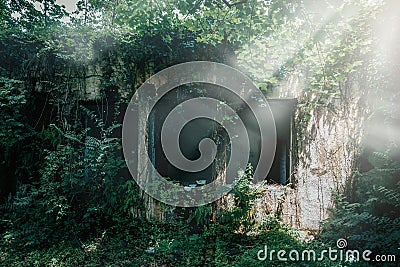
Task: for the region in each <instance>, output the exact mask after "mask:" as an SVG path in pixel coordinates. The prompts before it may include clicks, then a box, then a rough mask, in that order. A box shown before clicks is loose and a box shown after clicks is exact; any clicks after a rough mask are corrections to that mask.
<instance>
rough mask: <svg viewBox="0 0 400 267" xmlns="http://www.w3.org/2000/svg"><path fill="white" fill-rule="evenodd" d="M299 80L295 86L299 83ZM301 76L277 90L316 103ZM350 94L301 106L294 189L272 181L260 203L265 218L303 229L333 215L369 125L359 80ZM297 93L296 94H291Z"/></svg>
mask: <svg viewBox="0 0 400 267" xmlns="http://www.w3.org/2000/svg"><path fill="white" fill-rule="evenodd" d="M293 82H295V84H293ZM301 84H302V82H301V81H300V79H297V78H291V79H289V80H288V84H286V86H284V87H283V88H280V90H281V91H280V92H281V93H282V94H280V92H277V93H276V94H275V97H278V98H287V97H289V98H297V99H298V102H299V103H305V106H306V105H307V104H308V103H311V102H313V100H315V98H316V97H317V96H316V95H315V94H312V93H306V92H302V91H301V89H300V88H299V85H301ZM346 86H347V87H348V88H349V89H350V90H348V93H347V94H346V95H342V96H341V97H338V98H336V99H330V100H329V101H328V104H327V105H325V106H319V107H317V108H315V109H311V111H310V112H309V114H308V115H307V117H308V116H309V119H305V118H304V116H305V114H306V112H305V111H304V108H303V107H302V106H300V105H299V107H298V108H297V110H296V114H295V130H294V131H295V133H294V134H295V136H296V138H295V139H296V140H295V144H294V148H293V149H294V150H293V156H294V163H295V165H294V166H293V172H292V173H291V177H290V181H291V183H292V184H293V186H292V187H293V188H290V187H288V186H282V185H273V186H271V185H266V186H265V191H264V196H263V197H262V198H260V199H259V200H258V201H257V202H256V204H255V211H256V212H257V216H258V219H259V220H262V218H263V216H264V215H265V214H268V213H270V212H272V213H279V214H281V217H282V219H283V222H284V223H287V224H289V225H291V226H293V227H296V228H300V229H310V230H318V229H319V228H320V223H321V221H323V220H324V219H326V218H327V217H328V216H329V209H330V208H331V207H333V205H334V195H335V194H336V193H338V192H342V191H343V190H344V189H345V186H346V184H347V182H348V181H349V179H350V178H351V175H352V170H353V169H354V164H355V160H356V158H357V155H358V153H359V148H360V142H361V137H362V125H363V105H361V104H360V102H361V101H362V95H361V93H360V92H361V90H359V87H360V86H359V85H358V84H357V83H352V84H347V85H346ZM290 92H291V93H290Z"/></svg>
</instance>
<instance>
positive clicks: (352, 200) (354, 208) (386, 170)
mask: <svg viewBox="0 0 400 267" xmlns="http://www.w3.org/2000/svg"><path fill="white" fill-rule="evenodd" d="M370 163H371V164H373V166H374V167H373V168H372V169H371V170H369V171H367V172H364V173H356V174H355V177H354V179H355V182H354V183H355V184H354V186H353V188H354V190H353V191H352V192H351V193H349V195H348V197H339V198H338V199H337V208H336V209H335V210H334V213H333V216H332V218H330V219H328V220H327V221H326V222H325V224H324V229H325V230H324V233H323V237H324V238H326V239H327V240H334V238H335V237H338V236H339V237H345V238H347V239H348V240H349V245H350V246H351V247H354V248H357V249H369V250H371V251H373V252H374V253H376V254H385V253H386V254H394V255H396V254H397V252H398V249H397V248H398V247H399V245H400V230H399V229H400V209H399V206H400V198H399V196H400V176H399V174H400V163H399V162H397V161H394V160H393V159H390V158H388V157H387V155H385V154H382V153H374V154H372V155H371V157H370Z"/></svg>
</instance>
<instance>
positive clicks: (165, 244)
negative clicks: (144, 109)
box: [0, 0, 400, 266]
mask: <svg viewBox="0 0 400 267" xmlns="http://www.w3.org/2000/svg"><path fill="white" fill-rule="evenodd" d="M311 2H315V1H289V0H281V1H256V0H249V1H239V2H237V3H236V4H235V3H233V1H219V0H205V1H201V0H200V1H176V0H163V1H150V2H149V1H136V0H132V1H131V0H126V1H97V0H87V1H78V2H77V9H76V10H75V12H72V13H68V12H66V10H65V7H63V6H61V5H59V4H58V3H57V2H56V1H55V0H41V1H25V0H16V1H15V0H13V1H9V0H3V1H1V2H0V26H1V28H0V29H1V30H0V62H1V63H0V197H1V198H0V213H1V218H0V265H2V266H260V265H265V266H283V265H284V266H286V265H289V266H290V265H291V266H309V265H310V264H312V265H313V266H341V265H342V264H348V265H351V266H357V264H358V265H360V264H361V265H362V263H343V262H338V261H336V262H331V261H327V260H325V261H322V262H312V263H311V262H299V261H294V262H287V263H285V264H283V263H282V262H281V261H278V260H277V259H276V258H275V259H274V260H272V261H264V262H260V261H259V260H258V259H257V253H258V252H259V251H260V250H263V249H264V246H265V245H268V246H269V247H270V248H273V249H275V250H279V249H285V250H288V251H290V250H293V249H296V250H298V251H301V250H304V249H315V250H317V251H318V250H322V249H324V248H326V247H327V246H335V245H336V244H334V243H332V242H336V240H337V238H338V237H346V238H347V239H348V240H349V246H351V247H352V248H357V249H371V250H374V251H375V252H379V253H381V254H396V255H398V247H399V246H400V240H399V238H400V230H399V229H400V219H399V218H400V157H399V154H398V146H399V144H400V142H399V140H398V138H397V137H396V135H395V134H394V135H392V136H386V135H384V136H383V137H380V138H381V139H382V142H380V145H379V146H368V143H369V141H370V140H375V139H376V138H377V136H376V135H374V133H373V131H372V130H371V129H375V128H374V123H378V124H379V122H381V121H382V120H384V121H385V123H386V124H385V125H386V127H385V128H382V131H383V132H390V131H392V130H393V129H396V127H397V125H398V122H399V119H398V114H399V112H398V108H397V106H396V105H395V103H397V101H398V96H399V93H398V90H397V84H398V80H396V79H395V78H393V77H397V76H396V75H397V72H398V70H399V62H396V61H395V60H392V59H393V58H398V54H395V53H394V54H393V55H392V56H389V57H388V58H381V57H382V55H380V54H379V53H377V52H376V51H374V49H373V47H374V44H375V43H374V38H373V36H372V35H373V32H372V30H371V29H372V26H371V25H372V21H373V20H374V18H375V17H376V16H378V15H379V12H382V10H385V9H384V8H385V7H386V6H387V5H388V6H389V7H390V6H395V5H393V4H392V3H391V2H390V1H388V3H387V2H386V1H383V3H382V4H380V3H379V1H376V3H372V2H374V1H367V0H365V1H364V0H351V1H341V0H335V1H329V2H332V3H331V5H330V6H329V8H330V11H331V12H332V13H331V14H329V15H330V16H328V17H329V19H326V17H324V16H323V15H322V14H321V13H319V12H315V11H319V10H321V7H322V9H324V8H326V6H325V4H322V1H321V3H320V4H317V3H314V5H313V4H310V3H311ZM227 3H228V4H227ZM318 5H320V6H318ZM395 15H396V14H395ZM397 15H398V14H397ZM394 17H396V16H394ZM352 18H355V19H352ZM63 19H64V20H63ZM68 21H69V22H68ZM376 58H379V59H380V60H377V59H376ZM191 60H210V61H216V62H222V63H226V64H229V65H232V66H235V67H237V68H239V69H241V70H242V71H243V72H245V73H246V74H248V75H249V76H250V77H251V78H252V79H253V80H254V81H255V83H256V84H257V85H258V86H259V87H260V89H261V90H262V91H263V92H264V93H265V95H267V96H271V95H274V93H275V92H276V90H278V88H279V87H280V86H283V84H284V83H285V82H286V81H287V80H288V79H290V77H292V75H294V74H299V73H301V74H302V75H303V76H302V75H300V77H304V75H305V76H307V77H305V78H304V81H301V82H304V90H305V91H307V92H308V93H311V94H314V95H315V97H313V98H312V101H310V102H307V103H299V113H300V114H301V122H303V123H306V122H307V121H308V120H309V119H310V118H311V115H310V114H311V112H312V111H313V110H314V109H318V108H320V107H331V106H333V105H335V103H336V102H337V101H338V99H340V100H341V101H344V100H345V99H346V97H348V96H349V95H350V93H351V92H349V91H348V90H349V84H350V83H351V82H352V79H357V81H358V82H359V84H360V87H363V88H364V90H365V91H364V93H363V94H364V95H365V96H368V95H369V96H371V95H372V97H370V98H372V99H378V98H381V100H382V101H381V102H376V103H369V106H370V107H371V112H370V114H374V116H372V118H370V122H371V123H372V125H373V127H371V129H370V131H367V132H369V133H370V134H369V135H366V137H365V142H364V147H365V149H364V150H365V152H364V154H363V155H364V158H363V160H364V164H365V162H367V165H368V166H367V167H365V166H364V167H363V166H361V167H360V168H359V170H355V173H354V179H353V181H354V182H353V183H352V184H351V185H349V187H348V188H347V191H346V192H345V194H343V195H338V197H337V207H336V209H334V210H333V212H332V213H333V215H332V217H331V218H330V219H329V220H327V221H326V222H325V224H324V228H323V232H322V234H321V236H317V238H316V240H314V241H307V242H306V241H304V240H303V239H304V238H303V237H302V233H299V232H296V231H294V230H292V229H289V228H288V227H286V226H284V225H282V223H281V220H280V218H279V217H275V216H268V217H267V218H266V219H265V222H264V223H263V224H257V223H256V221H255V215H254V214H253V213H252V204H253V202H254V200H255V199H257V197H259V196H260V192H259V191H257V189H254V188H253V187H252V186H251V175H252V169H251V167H249V169H247V170H246V172H245V174H244V176H243V177H242V178H241V179H240V180H239V182H238V183H237V185H236V187H235V188H234V189H233V190H232V192H231V194H230V197H229V199H230V201H232V203H233V204H234V205H232V206H231V207H230V208H226V207H222V208H221V207H219V208H215V206H213V205H208V206H204V207H199V208H196V209H186V210H184V209H183V210H177V211H176V216H177V217H175V218H173V220H172V221H168V222H162V223H160V222H155V221H148V220H145V219H144V216H143V215H144V213H145V211H144V206H143V203H142V196H141V192H140V190H139V188H138V186H137V185H136V183H135V182H134V180H133V179H131V178H130V176H129V174H128V171H127V169H126V166H125V162H124V160H123V157H122V154H121V144H120V131H121V113H122V111H123V108H124V105H126V103H127V101H128V100H129V99H130V97H131V96H132V94H133V93H134V91H135V90H136V89H137V88H138V86H140V84H141V83H142V82H143V81H145V80H146V79H147V78H148V77H149V76H150V75H152V74H154V73H156V72H157V71H159V70H162V69H164V68H166V67H168V66H171V65H173V64H176V63H180V62H185V61H191ZM385 64H387V65H388V66H389V67H386V68H383V67H382V66H383V65H385ZM93 66H95V67H93ZM89 68H92V69H91V70H90V71H89V70H88V69H89ZM396 71H397V72H396ZM88 73H89V75H88ZM94 77H97V78H99V80H100V83H98V84H97V83H94V84H90V83H88V82H87V81H88V80H90V79H91V78H94ZM77 88H78V90H77ZM79 88H80V89H82V88H84V89H82V90H80V89H79ZM93 88H96V90H97V89H98V91H96V90H94V89H93ZM86 89H87V90H86ZM85 90H86V91H85ZM93 91H96V92H95V94H96V96H95V97H94V98H92V99H91V100H90V101H89V100H88V98H90V97H91V96H90V93H92V92H93ZM382 96H383V97H382ZM100 102H102V103H100ZM93 103H94V104H93ZM99 103H100V104H102V105H100V104H99ZM103 103H106V104H104V105H103ZM345 104H346V103H344V105H345ZM104 106H106V107H107V109H105V110H103V107H104ZM373 111H375V113H374V112H373ZM299 127H300V126H299ZM378 127H380V125H378ZM395 133H396V132H395ZM399 257H400V256H399ZM388 265H389V264H388ZM393 266H395V264H394V265H393Z"/></svg>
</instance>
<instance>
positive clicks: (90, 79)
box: [36, 65, 363, 230]
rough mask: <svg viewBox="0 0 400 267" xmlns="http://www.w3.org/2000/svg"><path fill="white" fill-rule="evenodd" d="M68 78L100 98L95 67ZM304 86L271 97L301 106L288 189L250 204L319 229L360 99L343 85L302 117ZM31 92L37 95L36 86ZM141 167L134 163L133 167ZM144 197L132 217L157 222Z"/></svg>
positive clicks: (356, 126)
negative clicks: (141, 206)
mask: <svg viewBox="0 0 400 267" xmlns="http://www.w3.org/2000/svg"><path fill="white" fill-rule="evenodd" d="M68 75H70V76H71V77H78V78H73V79H76V80H77V82H76V87H77V88H75V90H77V91H79V92H80V93H79V94H80V96H81V98H82V99H87V100H93V99H99V98H101V97H102V94H101V86H102V79H103V77H102V75H103V73H102V69H101V67H100V66H97V65H93V66H87V67H86V68H85V69H84V71H83V73H77V72H76V73H69V74H68ZM354 80H355V81H356V80H357V79H354ZM304 84H305V83H304V80H303V78H302V76H296V75H292V76H290V77H289V78H288V79H287V81H286V83H284V84H282V85H281V86H279V87H278V88H277V90H275V91H274V92H273V94H272V98H274V99H297V101H298V103H299V104H300V105H299V106H298V107H297V109H296V112H295V117H294V118H295V122H294V125H295V128H294V138H293V139H294V140H293V141H294V146H293V147H292V150H291V153H292V157H293V161H292V164H293V166H292V168H291V169H292V173H291V174H290V183H291V185H290V186H282V185H265V186H264V193H263V196H262V197H261V198H260V199H258V200H257V201H256V202H255V205H254V210H255V214H256V219H257V220H258V221H260V222H261V221H263V219H264V218H265V217H266V215H267V214H276V213H278V214H280V215H281V217H282V219H283V222H284V223H287V224H288V225H291V226H293V227H296V228H300V229H311V230H318V229H319V227H320V223H321V221H323V220H324V219H326V218H327V217H328V216H329V209H330V208H331V207H332V206H333V204H334V203H333V196H334V194H336V193H338V192H341V191H343V190H344V188H345V186H346V183H347V182H348V180H349V179H350V177H351V173H352V170H353V167H354V162H355V159H356V157H357V153H358V150H359V146H360V141H361V135H362V124H363V120H362V118H363V109H362V105H360V101H362V95H361V93H360V92H361V90H360V88H359V87H360V85H358V84H357V83H352V84H347V85H346V86H347V87H348V90H346V94H342V95H341V96H340V97H338V98H336V99H333V98H332V99H329V100H328V101H327V105H325V106H318V107H316V108H313V109H311V111H310V112H309V113H307V112H306V110H305V108H304V107H306V106H307V105H308V104H309V103H311V102H313V101H314V100H315V99H316V98H317V96H316V95H315V94H313V93H310V92H304V91H303V88H304ZM36 89H37V90H38V91H42V86H41V84H40V83H38V84H37V88H36ZM120 89H121V88H120ZM119 93H120V94H124V93H125V94H127V93H126V92H119ZM306 116H307V117H309V118H308V119H305V117H306ZM144 124H145V122H140V123H139V125H144ZM139 127H140V126H139ZM144 132H146V131H144ZM147 139H148V136H146V135H145V136H142V137H141V141H140V142H139V144H140V146H142V147H146V142H147V141H146V140H147ZM144 150H145V149H144ZM142 156H145V155H142ZM141 164H142V161H141V160H140V159H138V165H139V166H141ZM141 167H143V168H144V167H145V166H141ZM143 198H144V202H145V206H146V210H145V211H135V212H133V213H135V214H136V215H137V216H146V217H147V218H157V219H158V220H162V218H163V217H164V216H163V211H162V205H160V203H159V202H157V201H155V200H153V199H151V198H150V197H149V196H148V195H146V194H145V193H143ZM139 213H140V214H139Z"/></svg>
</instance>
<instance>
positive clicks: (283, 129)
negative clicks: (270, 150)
mask: <svg viewBox="0 0 400 267" xmlns="http://www.w3.org/2000/svg"><path fill="white" fill-rule="evenodd" d="M268 103H269V105H270V107H271V110H272V114H273V116H274V120H275V126H276V137H277V142H276V150H275V157H274V161H273V164H272V167H271V169H270V171H269V174H268V176H267V180H268V182H271V183H277V184H282V185H286V184H288V183H290V182H291V181H290V174H291V172H292V147H293V128H294V127H293V126H294V125H293V115H294V109H295V105H296V100H292V99H290V100H282V99H279V100H274V99H270V100H268Z"/></svg>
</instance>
